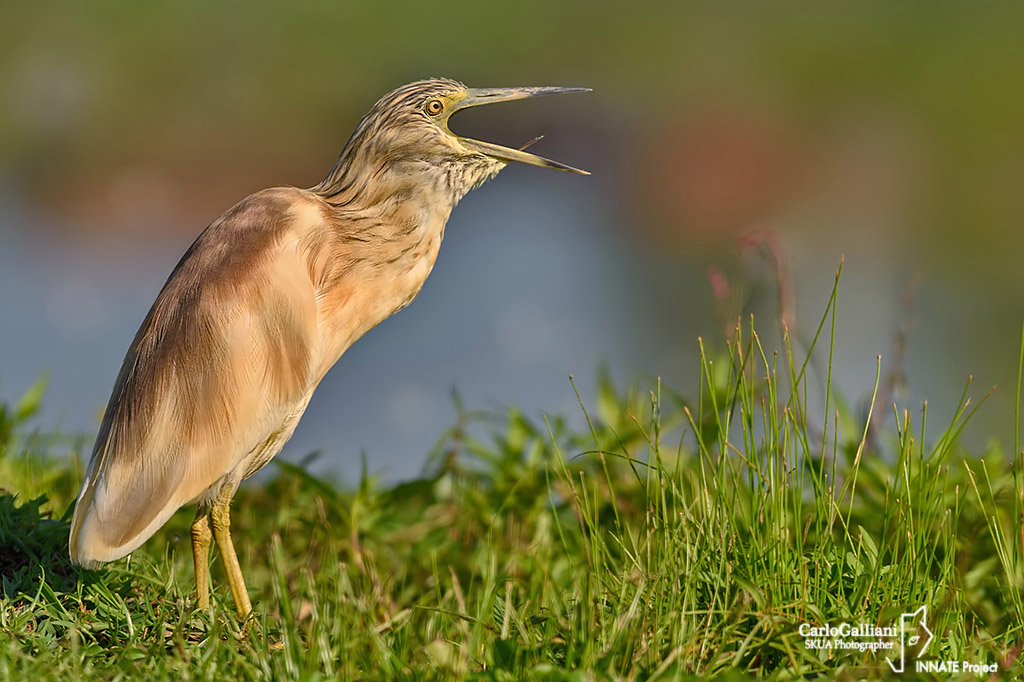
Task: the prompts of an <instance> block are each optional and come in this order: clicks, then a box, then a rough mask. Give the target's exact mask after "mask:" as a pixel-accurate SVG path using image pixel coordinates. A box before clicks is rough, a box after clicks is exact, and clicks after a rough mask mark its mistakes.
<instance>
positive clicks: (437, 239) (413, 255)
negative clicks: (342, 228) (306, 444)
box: [317, 211, 449, 373]
mask: <svg viewBox="0 0 1024 682" xmlns="http://www.w3.org/2000/svg"><path fill="white" fill-rule="evenodd" d="M448 213H449V211H444V212H423V213H420V214H418V215H415V214H406V215H405V216H398V217H392V221H393V222H392V223H391V224H387V225H385V226H384V227H383V228H382V230H381V231H380V232H379V233H378V234H377V235H375V236H374V237H370V238H368V241H353V242H350V243H349V244H348V245H347V246H346V247H344V250H345V251H346V256H345V257H339V258H334V259H324V260H325V261H326V262H334V263H337V264H338V266H337V270H338V272H336V273H335V274H334V275H333V276H331V275H327V276H324V277H322V278H321V282H322V284H321V286H320V288H319V291H318V294H317V299H318V308H319V312H320V315H319V317H320V320H321V328H322V329H323V334H322V338H323V339H324V341H325V348H324V350H325V353H324V366H323V373H326V371H327V370H328V369H330V367H331V365H333V364H334V363H335V362H336V361H337V360H338V358H340V357H341V355H342V353H344V352H345V350H347V349H348V347H349V346H351V345H352V344H353V343H355V342H356V341H357V340H358V339H359V338H360V337H361V336H362V335H363V334H365V333H366V332H368V331H370V330H371V329H373V328H374V327H376V326H377V325H378V324H380V323H381V322H383V321H384V320H386V319H387V318H388V317H390V316H391V315H393V314H394V313H396V312H398V311H399V310H401V309H402V308H404V307H405V306H407V305H409V304H410V303H411V302H412V300H413V299H414V298H416V295H417V294H418V293H419V292H420V290H421V289H422V288H423V284H424V282H426V280H427V277H428V276H429V275H430V272H431V270H432V269H433V267H434V263H435V262H436V261H437V254H438V251H439V249H440V248H441V240H442V238H443V237H444V227H445V223H446V222H447V219H448ZM335 248H341V247H338V246H335Z"/></svg>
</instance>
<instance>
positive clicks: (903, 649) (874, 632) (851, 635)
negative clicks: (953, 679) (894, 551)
mask: <svg viewBox="0 0 1024 682" xmlns="http://www.w3.org/2000/svg"><path fill="white" fill-rule="evenodd" d="M798 632H799V634H800V636H801V637H803V638H804V648H806V649H817V650H832V651H835V652H842V651H856V652H865V651H871V652H884V653H885V654H886V656H885V662H886V663H888V664H889V667H890V668H891V669H892V671H893V672H894V673H897V674H899V673H903V672H907V671H908V665H909V664H910V663H911V662H913V665H912V666H910V668H911V669H912V670H913V672H919V673H921V672H928V673H974V674H976V675H981V674H991V673H995V672H998V671H999V664H998V663H996V662H992V663H979V662H976V661H959V660H952V659H946V660H942V659H939V658H937V657H935V656H934V653H933V654H932V656H933V657H931V658H928V659H927V660H922V657H923V656H924V655H925V654H926V653H927V652H928V651H929V648H932V649H934V648H936V647H933V646H932V643H933V641H934V640H935V633H934V632H932V630H931V628H930V627H928V607H927V605H923V606H921V607H920V608H918V609H917V610H916V611H910V612H908V613H902V614H900V618H899V620H898V621H894V622H893V623H892V624H890V625H874V624H872V623H840V624H838V625H833V624H831V623H826V624H825V625H812V624H810V623H801V624H800V628H799V630H798Z"/></svg>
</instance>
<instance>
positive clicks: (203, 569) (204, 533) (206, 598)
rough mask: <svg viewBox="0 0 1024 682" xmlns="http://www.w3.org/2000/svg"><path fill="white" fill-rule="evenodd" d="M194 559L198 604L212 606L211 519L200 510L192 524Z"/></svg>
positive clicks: (203, 607) (203, 606)
mask: <svg viewBox="0 0 1024 682" xmlns="http://www.w3.org/2000/svg"><path fill="white" fill-rule="evenodd" d="M191 535H192V559H193V560H194V561H195V565H196V602H197V604H198V605H199V608H201V609H205V608H206V607H208V606H209V605H210V560H209V558H208V557H209V555H210V539H211V538H212V537H213V535H212V534H211V533H210V517H209V515H208V514H207V513H206V512H205V511H203V510H200V511H199V513H198V514H196V518H195V521H193V522H192V532H191Z"/></svg>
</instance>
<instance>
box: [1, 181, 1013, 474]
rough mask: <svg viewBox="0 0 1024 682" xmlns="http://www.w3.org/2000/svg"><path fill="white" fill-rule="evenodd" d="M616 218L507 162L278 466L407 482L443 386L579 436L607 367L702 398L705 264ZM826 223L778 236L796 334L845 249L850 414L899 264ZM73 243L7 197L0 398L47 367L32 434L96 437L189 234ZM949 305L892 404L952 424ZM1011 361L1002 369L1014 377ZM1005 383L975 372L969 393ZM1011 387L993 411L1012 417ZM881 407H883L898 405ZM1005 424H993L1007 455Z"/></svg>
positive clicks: (576, 188) (597, 195)
mask: <svg viewBox="0 0 1024 682" xmlns="http://www.w3.org/2000/svg"><path fill="white" fill-rule="evenodd" d="M230 203H231V202H230V201H226V202H225V205H226V206H227V205H228V204H230ZM614 216H615V207H613V206H612V205H611V201H610V199H609V198H608V196H607V195H606V194H605V193H603V192H602V189H601V187H600V185H599V183H598V182H595V181H594V180H593V179H588V178H579V177H573V176H568V175H563V174H558V173H544V172H540V171H537V169H533V168H526V167H522V168H520V167H510V168H508V169H507V170H506V171H504V172H503V173H502V175H501V176H500V177H499V178H498V179H496V180H495V181H493V182H491V183H488V184H487V185H485V186H484V187H483V188H481V189H479V190H477V191H475V192H472V193H470V194H469V195H468V196H467V197H466V198H465V199H464V200H463V202H462V203H461V204H460V205H459V206H458V207H457V208H456V209H455V211H454V213H453V215H452V218H451V220H450V222H449V226H448V229H447V231H446V238H445V242H444V245H443V246H442V249H441V253H440V256H439V258H438V261H437V264H436V266H435V269H434V272H433V273H432V275H431V276H430V278H429V279H428V280H427V283H426V285H425V286H424V288H423V290H422V292H421V293H420V295H419V297H418V299H417V300H416V301H415V302H414V303H413V304H412V305H411V306H410V307H409V308H407V309H405V310H403V311H401V312H400V313H398V314H397V315H395V316H394V317H393V318H391V319H389V320H387V321H385V322H384V323H383V324H381V325H380V326H379V327H378V328H376V329H374V330H372V331H371V332H370V333H369V334H367V335H366V336H365V337H364V338H363V339H362V340H360V341H359V342H357V343H356V344H355V345H354V346H353V347H352V348H351V349H350V350H349V351H348V352H347V353H346V354H345V355H344V356H343V357H342V359H341V361H340V362H339V363H338V365H337V366H336V367H335V368H334V369H333V370H332V371H331V372H330V373H329V374H328V376H327V377H326V379H325V380H324V381H323V383H322V384H321V386H320V388H319V390H318V391H317V393H316V395H315V396H314V398H313V400H312V402H311V403H310V405H309V408H308V410H307V412H306V415H305V417H304V419H303V420H302V422H301V423H300V425H299V427H298V429H297V430H296V432H295V435H294V437H293V438H292V440H291V442H290V443H289V444H288V445H287V446H286V447H285V449H284V451H283V452H282V455H281V456H282V457H285V458H288V459H292V460H298V459H301V458H303V457H304V456H305V455H307V454H308V453H310V452H312V451H320V453H321V458H320V459H319V460H318V462H317V464H316V465H315V466H314V468H315V469H318V470H331V471H333V472H335V473H337V474H340V475H341V476H342V477H343V478H346V479H348V480H352V479H353V478H354V477H355V476H357V475H358V472H359V462H360V454H361V453H365V454H366V457H367V461H368V463H369V468H370V471H371V472H372V473H381V474H383V475H384V476H385V477H386V478H390V479H394V478H405V477H409V476H413V475H416V474H417V473H418V472H419V471H420V469H421V467H422V466H423V464H424V462H425V460H426V455H427V453H428V451H429V450H430V448H431V446H432V445H433V443H434V442H435V441H436V439H437V438H438V437H439V436H440V435H441V434H442V433H443V431H444V430H445V429H446V428H447V427H449V426H451V425H452V424H453V423H454V420H455V409H454V406H453V404H452V401H451V397H450V396H451V391H452V389H453V388H457V390H458V391H459V392H460V394H461V395H462V396H463V398H464V402H465V404H466V405H467V406H468V407H470V408H474V409H475V408H493V409H498V410H502V409H505V408H507V407H509V406H511V405H516V406H519V407H521V408H523V409H524V410H525V411H526V412H527V414H529V415H531V416H533V417H539V416H540V414H541V413H542V412H546V413H555V414H560V415H564V416H568V417H569V418H570V419H571V420H575V422H576V423H577V424H579V425H582V415H581V413H580V410H579V407H578V404H577V400H576V397H575V394H574V392H573V389H572V386H571V385H570V383H569V380H568V376H569V375H570V374H573V375H575V378H576V382H577V385H578V387H579V388H580V390H581V393H582V395H583V397H584V399H585V400H587V401H591V399H592V396H593V390H594V385H595V377H596V368H597V367H598V364H599V363H601V362H606V363H607V365H608V367H609V369H610V370H611V372H612V375H613V376H614V377H617V378H618V379H619V380H620V381H621V382H622V383H625V380H629V379H635V378H636V377H638V376H639V377H643V376H647V377H656V376H661V377H663V378H664V379H665V380H666V382H668V384H669V385H670V386H672V387H675V388H679V389H681V390H682V391H683V392H684V393H686V394H695V393H696V388H697V387H696V384H695V382H694V377H695V376H696V370H697V366H698V365H697V358H698V356H697V352H696V350H697V345H696V338H697V337H698V336H703V337H704V338H705V339H710V340H711V341H712V342H713V343H718V342H720V338H721V337H720V331H719V326H718V323H717V322H716V321H715V319H714V316H713V315H712V313H711V300H710V299H711V295H710V287H709V286H708V284H707V282H706V281H705V279H704V273H703V270H702V266H700V265H699V264H697V263H695V262H691V261H689V260H687V259H686V258H683V257H680V255H678V254H663V253H658V252H657V251H656V250H654V249H652V248H651V247H650V246H649V245H648V246H644V243H643V240H637V239H634V238H633V235H632V234H631V233H630V228H629V227H622V226H621V225H619V224H615V223H616V221H618V220H619V219H617V218H615V217H614ZM212 217H213V216H211V218H212ZM620 222H621V221H620ZM832 227H833V229H831V230H829V231H825V230H820V231H816V230H809V231H805V232H804V233H803V234H802V236H800V238H798V239H791V240H789V243H788V249H789V255H790V261H791V262H790V267H791V269H792V271H793V273H794V286H795V289H796V299H797V301H798V320H799V327H800V334H799V337H798V339H803V340H804V341H805V342H806V340H809V338H810V336H811V334H813V329H814V327H815V326H816V324H817V321H818V318H819V316H820V313H821V311H822V310H824V307H825V303H826V301H827V298H828V294H829V290H830V288H831V285H832V277H833V275H834V271H835V267H836V265H837V264H838V262H839V258H840V256H842V255H843V254H844V253H845V255H846V273H845V274H844V282H843V286H842V288H841V298H840V316H839V333H838V338H837V344H836V364H835V367H834V372H833V384H834V386H835V387H836V388H837V390H838V391H839V392H840V393H842V394H843V395H844V396H845V398H846V399H847V400H848V401H849V402H850V403H852V404H853V405H854V406H856V405H858V404H863V403H864V402H866V399H867V398H868V397H870V392H871V389H872V386H873V383H874V374H875V363H876V356H877V355H878V354H882V355H883V356H885V360H886V361H891V360H893V353H892V340H893V337H894V335H895V332H896V329H897V327H898V325H899V321H900V318H901V316H902V315H903V314H904V313H903V311H902V310H901V308H900V302H899V294H900V289H901V287H902V286H903V285H904V284H905V282H906V279H907V272H908V265H907V263H905V262H903V261H902V260H901V256H899V255H895V254H898V251H899V249H897V248H887V247H886V245H885V244H884V243H879V241H878V240H875V241H872V242H871V243H869V244H867V245H866V246H864V247H861V251H859V252H858V251H857V250H856V249H857V247H856V246H854V247H852V249H853V250H851V246H850V245H849V244H844V239H843V238H842V235H843V234H851V233H853V232H854V231H855V230H856V229H857V227H856V226H843V225H833V226H832ZM55 228H57V229H55ZM74 234H76V231H74V230H64V229H59V226H53V225H47V219H46V218H44V217H43V216H42V215H41V214H40V213H38V212H37V211H33V210H31V209H29V208H28V207H27V206H26V205H25V204H23V203H21V202H20V201H19V200H18V198H17V197H16V196H15V195H14V194H13V193H12V192H10V191H7V192H4V191H2V190H0V399H2V400H12V399H14V398H16V397H17V396H18V395H19V394H20V393H21V392H22V391H24V390H25V389H26V388H27V387H28V386H29V385H31V383H32V382H33V381H35V380H36V379H37V378H38V377H39V376H40V374H41V373H44V372H45V373H48V374H49V376H50V387H49V390H48V392H47V395H46V399H45V404H44V410H43V412H42V414H41V415H40V416H39V419H38V424H39V425H40V427H41V428H43V429H45V430H52V429H54V428H59V429H61V430H62V431H64V432H66V433H79V432H80V433H86V434H90V436H89V437H90V440H91V434H93V433H95V429H96V427H97V425H98V418H99V414H100V412H101V410H102V409H103V407H104V406H105V404H106V401H107V398H108V395H109V392H110V389H111V386H112V383H113V381H114V378H115V376H116V374H117V370H118V368H119V366H120V363H121V359H122V357H123V354H124V351H125V349H126V348H127V346H128V344H129V343H130V341H131V339H132V337H133V335H134V333H135V330H136V328H137V326H138V324H139V323H140V322H141V320H142V318H143V317H144V316H145V314H146V311H147V310H148V308H149V306H150V304H151V303H152V301H153V299H154V298H155V296H156V294H157V292H158V291H159V289H160V287H161V286H162V285H163V282H164V280H165V278H166V276H167V274H168V273H169V272H170V270H171V268H172V267H173V265H174V263H175V262H177V259H178V258H179V257H180V255H181V253H182V252H183V251H184V249H185V248H187V246H188V244H189V243H190V242H191V240H192V239H193V238H194V235H186V234H183V233H176V234H174V235H168V236H166V237H162V236H158V237H155V238H154V237H144V238H142V240H140V241H138V242H135V243H132V244H130V245H122V246H117V245H115V244H113V243H107V242H84V241H75V238H74V237H73V236H71V235H74ZM94 239H95V237H94ZM143 240H144V241H143ZM883 241H884V240H883ZM958 292H959V290H958V288H957V287H956V286H955V285H954V284H952V283H949V282H946V281H944V280H941V279H932V280H930V281H929V282H927V284H926V285H925V286H922V288H921V291H920V292H919V295H918V300H917V302H916V304H915V312H914V315H915V327H914V329H913V332H912V335H911V337H910V339H909V341H910V347H909V350H908V354H907V359H906V360H905V362H904V363H903V365H902V369H904V370H905V372H906V374H907V376H908V379H909V385H910V387H911V390H910V392H906V391H902V392H899V393H898V394H897V395H896V396H894V397H895V398H896V399H898V400H900V405H901V407H904V406H905V407H909V408H910V409H911V410H917V409H919V407H920V404H921V399H922V398H924V397H930V398H931V403H932V409H933V414H934V413H938V414H940V415H942V417H941V418H942V419H946V416H947V415H948V414H951V412H952V408H953V405H954V402H955V398H956V396H958V395H959V389H960V388H961V387H962V382H963V381H964V380H965V379H966V377H967V375H968V374H969V373H970V372H972V371H976V369H975V367H974V365H977V364H979V363H978V360H977V358H976V357H972V356H971V355H970V354H967V353H963V352H958V351H957V349H956V348H955V342H954V341H952V340H951V339H954V338H955V334H953V333H952V331H951V330H952V328H953V327H955V325H956V324H957V322H956V320H957V319H958V317H959V313H957V312H956V311H958V310H959V311H974V312H975V313H977V312H978V311H979V306H981V305H982V302H979V301H976V300H974V301H972V300H969V298H967V299H965V298H964V294H962V292H960V293H958ZM767 298H769V299H770V298H771V294H770V293H769V294H768V296H767ZM770 307H771V306H768V308H770ZM981 312H982V314H983V313H984V311H981ZM772 326H773V325H772V324H771V320H770V319H769V320H767V321H766V320H765V319H764V318H762V320H761V322H760V323H759V328H760V329H761V331H762V336H763V338H764V339H765V341H766V343H768V344H769V345H777V343H776V341H773V339H772V338H771V337H772V334H771V333H770V331H769V332H768V333H766V332H765V329H766V328H768V329H769V330H770V329H771V328H772ZM797 350H798V352H799V351H800V348H799V341H798V348H797ZM1010 355H1012V354H1010ZM1010 355H1008V356H1007V358H1006V362H1005V363H1003V362H1000V363H998V364H999V365H1000V366H1002V368H1003V369H1004V370H1007V372H1006V373H1007V374H1008V373H1009V372H1010V371H1012V368H1013V361H1014V360H1015V357H1010ZM824 362H825V358H824V357H819V359H818V364H817V366H824ZM890 367H891V365H887V366H886V367H884V369H889V368H890ZM990 374H991V373H990ZM821 379H822V377H817V378H816V379H815V380H816V381H818V382H819V383H821ZM997 381H998V379H994V378H993V377H992V376H985V375H983V376H980V377H979V381H978V388H979V389H980V390H979V391H976V393H979V392H983V391H984V389H985V388H987V387H988V386H989V385H991V383H996V382H997ZM813 383H814V381H812V388H813ZM646 387H647V386H645V388H646ZM1007 388H1009V387H1007ZM1011 393H1012V390H1011V391H1007V392H1006V396H1005V398H1002V397H998V398H997V400H1002V403H1003V407H1004V408H1005V407H1006V406H1007V405H1009V404H1011V399H1012V395H1011ZM878 409H880V410H884V411H885V415H886V416H888V415H891V413H892V409H891V404H885V405H880V406H879V407H878ZM855 411H856V410H855ZM1002 412H1003V413H1005V412H1006V409H1002ZM997 414H999V411H998V410H997ZM1010 426H1012V424H1010V423H1007V422H1004V421H1000V422H999V424H998V427H997V431H996V433H997V434H998V435H999V436H1001V437H1002V439H1003V440H1004V442H1005V441H1008V440H1009V434H1010V428H1009V427H1010ZM858 428H859V427H858ZM857 435H858V436H859V433H858V434H857ZM968 435H970V434H968ZM986 437H987V436H986ZM981 440H984V438H982V439H981Z"/></svg>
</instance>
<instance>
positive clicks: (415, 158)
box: [314, 78, 588, 201]
mask: <svg viewBox="0 0 1024 682" xmlns="http://www.w3.org/2000/svg"><path fill="white" fill-rule="evenodd" d="M587 90H588V88H561V87H532V88H467V87H466V86H465V85H463V84H462V83H459V82H457V81H454V80H450V79H447V78H435V79H430V80H423V81H417V82H415V83H410V84H408V85H404V86H402V87H400V88H398V89H397V90H394V91H393V92H390V93H388V94H387V95H385V96H384V97H382V98H381V99H380V100H379V101H378V102H377V103H376V104H375V105H374V106H373V108H372V109H370V111H369V112H368V113H367V114H366V116H364V117H363V120H362V121H360V123H359V125H358V126H357V127H356V129H355V131H354V132H353V133H352V136H351V137H350V138H349V140H348V143H347V144H346V145H345V149H344V151H342V153H341V157H340V158H339V159H338V163H337V164H336V165H335V167H334V169H333V170H332V171H331V173H330V175H328V177H327V178H325V179H324V180H323V182H321V183H320V185H318V186H317V187H316V188H314V191H318V192H319V193H321V194H328V195H338V194H352V193H358V192H359V191H360V190H365V189H369V188H368V187H367V184H368V183H369V181H370V178H372V177H376V176H380V175H381V174H382V173H384V172H385V171H389V170H390V171H397V172H398V173H400V174H403V175H407V176H409V177H410V179H413V177H414V176H420V179H422V180H427V179H428V178H432V179H433V180H434V181H436V182H443V183H446V184H447V185H448V186H449V188H450V189H451V190H452V192H453V194H454V195H455V196H454V198H455V200H456V201H457V200H458V198H459V197H461V196H462V195H464V194H465V193H466V192H468V191H469V190H471V189H473V188H474V187H476V186H478V185H479V184H481V183H482V182H484V181H485V180H487V179H489V178H491V177H493V176H494V175H495V174H496V173H497V172H498V171H499V170H501V169H502V168H504V167H505V165H506V164H508V163H509V162H512V161H519V162H522V163H528V164H531V165H534V166H540V167H542V168H552V169H555V170H561V171H568V172H570V173H581V174H583V175H587V172H586V171H583V170H579V169H577V168H573V167H572V166H567V165H565V164H562V163H558V162H557V161H552V160H550V159H546V158H544V157H542V156H537V155H536V154H531V153H529V152H526V151H524V150H523V149H513V148H511V147H503V146H501V145H498V144H494V143H491V142H484V141H481V140H474V139H471V138H468V137H462V136H459V135H456V134H455V133H453V132H452V131H451V130H449V128H448V121H449V120H450V119H451V117H452V116H453V115H454V114H455V113H457V112H459V111H462V110H464V109H469V108H470V107H475V106H479V105H482V104H491V103H494V102H507V101H509V100H515V99H524V98H527V97H537V96H540V95H554V94H559V93H565V92H585V91H587Z"/></svg>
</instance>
